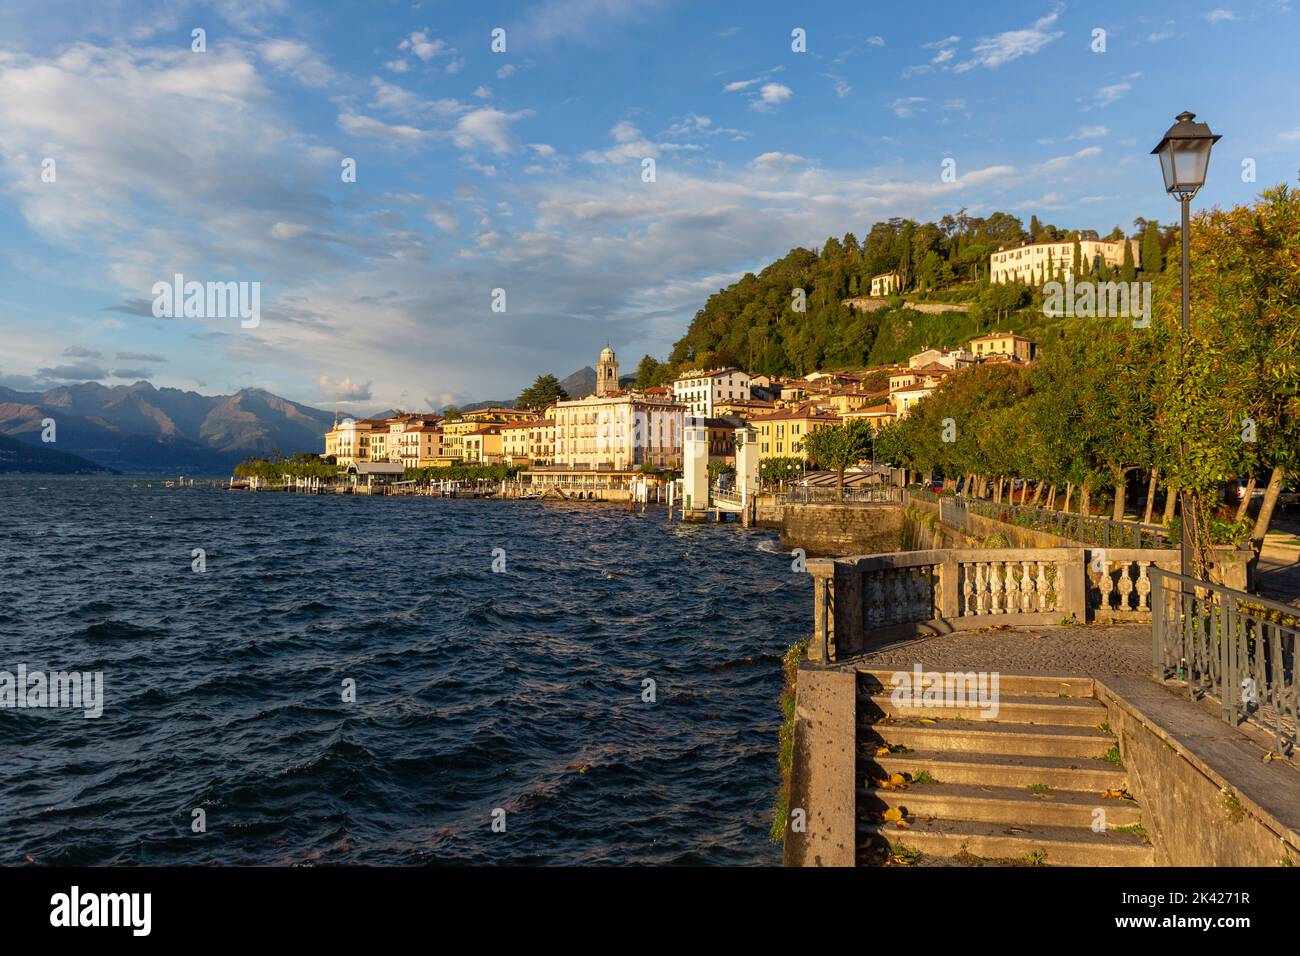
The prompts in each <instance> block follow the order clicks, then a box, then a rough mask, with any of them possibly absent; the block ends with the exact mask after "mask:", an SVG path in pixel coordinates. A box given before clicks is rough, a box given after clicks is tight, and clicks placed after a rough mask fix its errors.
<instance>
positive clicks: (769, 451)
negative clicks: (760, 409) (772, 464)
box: [749, 404, 840, 461]
mask: <svg viewBox="0 0 1300 956" xmlns="http://www.w3.org/2000/svg"><path fill="white" fill-rule="evenodd" d="M749 424H750V427H751V428H753V429H754V431H756V432H757V433H758V459H759V461H762V460H763V459H765V458H801V459H803V460H804V461H807V460H808V455H807V454H806V453H805V452H804V448H803V442H804V439H805V438H807V437H808V435H809V433H810V432H812V431H815V430H816V429H818V428H828V427H833V426H835V425H838V424H840V416H839V415H836V414H835V413H834V412H832V411H830V410H829V409H825V408H819V407H818V406H816V405H813V404H807V405H800V406H798V407H797V408H783V409H781V410H780V411H777V412H772V413H771V414H768V415H758V416H755V417H754V418H751V419H750V420H749Z"/></svg>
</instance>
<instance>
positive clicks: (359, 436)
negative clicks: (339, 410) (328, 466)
mask: <svg viewBox="0 0 1300 956" xmlns="http://www.w3.org/2000/svg"><path fill="white" fill-rule="evenodd" d="M374 424H375V423H374V422H372V421H369V420H367V419H361V420H358V419H355V418H345V419H343V420H342V421H341V422H335V423H334V427H333V428H332V429H330V430H329V431H327V432H326V433H325V455H326V457H329V456H331V455H332V456H333V457H334V460H335V461H336V462H338V464H339V465H340V466H342V467H343V468H347V467H348V466H349V465H352V464H355V463H356V462H358V461H369V460H370V429H371V427H373V425H374Z"/></svg>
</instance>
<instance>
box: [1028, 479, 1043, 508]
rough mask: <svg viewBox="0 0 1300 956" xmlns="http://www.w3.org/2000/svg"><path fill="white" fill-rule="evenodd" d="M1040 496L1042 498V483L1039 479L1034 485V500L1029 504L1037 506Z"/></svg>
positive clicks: (1040, 499)
mask: <svg viewBox="0 0 1300 956" xmlns="http://www.w3.org/2000/svg"><path fill="white" fill-rule="evenodd" d="M1042 498H1043V483H1042V481H1041V480H1040V481H1039V482H1037V483H1036V484H1035V485H1034V500H1033V501H1032V502H1030V504H1032V505H1033V506H1034V507H1035V508H1037V507H1038V504H1039V502H1040V501H1042Z"/></svg>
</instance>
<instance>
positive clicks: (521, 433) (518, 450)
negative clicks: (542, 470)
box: [501, 418, 555, 465]
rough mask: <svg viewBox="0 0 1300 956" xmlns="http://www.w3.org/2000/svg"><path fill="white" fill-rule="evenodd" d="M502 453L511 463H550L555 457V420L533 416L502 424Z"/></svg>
mask: <svg viewBox="0 0 1300 956" xmlns="http://www.w3.org/2000/svg"><path fill="white" fill-rule="evenodd" d="M501 455H502V458H503V459H504V460H505V461H506V462H507V463H509V464H511V465H527V464H533V463H535V464H539V465H548V464H550V463H551V460H552V459H553V458H554V457H555V420H554V419H550V418H533V419H529V420H528V421H522V422H510V423H509V424H506V425H502V426H501Z"/></svg>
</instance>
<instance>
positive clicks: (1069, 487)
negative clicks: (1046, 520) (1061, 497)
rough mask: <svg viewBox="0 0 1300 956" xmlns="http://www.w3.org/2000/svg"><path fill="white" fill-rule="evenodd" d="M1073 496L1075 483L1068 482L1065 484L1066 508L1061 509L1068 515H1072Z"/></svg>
mask: <svg viewBox="0 0 1300 956" xmlns="http://www.w3.org/2000/svg"><path fill="white" fill-rule="evenodd" d="M1073 494H1074V482H1072V481H1067V482H1066V483H1065V506H1064V507H1063V508H1061V510H1062V511H1064V512H1065V513H1066V514H1069V513H1070V497H1071V496H1072V495H1073Z"/></svg>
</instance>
